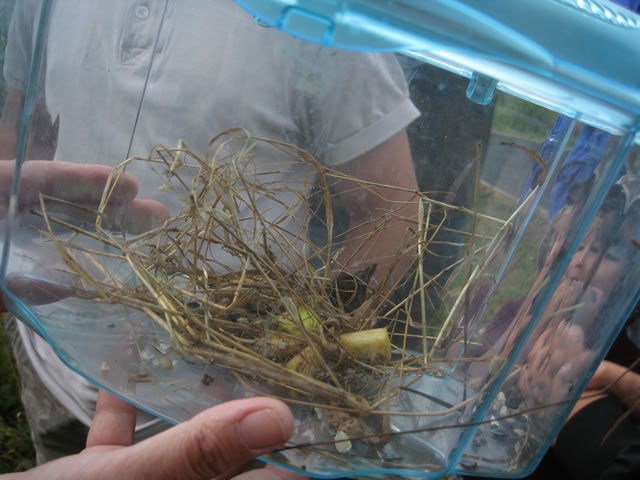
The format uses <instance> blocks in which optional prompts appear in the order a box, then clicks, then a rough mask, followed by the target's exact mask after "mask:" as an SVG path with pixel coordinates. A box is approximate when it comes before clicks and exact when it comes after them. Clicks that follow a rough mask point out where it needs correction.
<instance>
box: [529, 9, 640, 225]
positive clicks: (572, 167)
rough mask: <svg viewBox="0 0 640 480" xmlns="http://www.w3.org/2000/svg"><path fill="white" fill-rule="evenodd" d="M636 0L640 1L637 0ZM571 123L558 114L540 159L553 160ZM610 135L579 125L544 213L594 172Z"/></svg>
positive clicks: (560, 204)
mask: <svg viewBox="0 0 640 480" xmlns="http://www.w3.org/2000/svg"><path fill="white" fill-rule="evenodd" d="M637 1H638V2H640V0H637ZM570 124H571V118H569V117H565V116H564V115H561V116H559V117H558V119H557V120H556V123H555V124H554V125H553V128H552V129H551V133H550V134H549V136H548V137H547V140H546V141H545V142H544V145H543V146H542V149H541V150H540V156H541V157H542V160H544V161H545V162H547V163H549V162H550V161H551V160H553V158H554V156H555V155H556V153H557V151H558V147H559V146H560V143H561V142H562V140H563V139H564V137H565V135H566V133H567V131H568V130H569V125H570ZM609 136H610V135H609V134H608V133H606V132H604V131H602V130H599V129H597V128H594V127H591V126H589V125H585V126H584V127H583V128H582V132H581V133H580V136H579V137H578V140H576V143H575V145H574V146H573V148H572V149H571V151H570V152H569V153H568V155H567V158H566V160H565V162H564V165H562V167H561V168H560V171H559V172H558V176H557V178H556V182H555V184H554V185H553V188H552V189H551V196H550V198H549V212H548V215H547V218H548V219H549V220H551V218H553V216H554V215H555V214H556V213H558V211H559V210H560V209H562V207H564V206H565V205H566V204H567V198H568V196H569V192H570V191H571V187H573V186H574V185H580V184H583V183H585V182H586V181H587V180H589V179H590V178H591V176H592V175H593V174H594V172H595V171H596V168H597V167H598V164H599V163H600V160H602V156H603V155H604V152H605V150H606V148H607V143H608V142H609ZM540 168H541V167H540V165H538V164H536V166H535V167H534V168H533V170H532V172H531V174H530V175H529V179H528V181H527V185H526V187H525V194H526V192H528V191H529V190H530V189H531V187H532V186H533V183H534V181H535V179H536V177H537V175H538V172H539V171H540ZM523 198H524V195H523Z"/></svg>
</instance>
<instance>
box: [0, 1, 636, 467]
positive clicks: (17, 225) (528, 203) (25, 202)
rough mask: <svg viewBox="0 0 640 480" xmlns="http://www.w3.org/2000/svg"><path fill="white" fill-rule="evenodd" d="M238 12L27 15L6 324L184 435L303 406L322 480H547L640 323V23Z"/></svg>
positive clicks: (53, 8)
mask: <svg viewBox="0 0 640 480" xmlns="http://www.w3.org/2000/svg"><path fill="white" fill-rule="evenodd" d="M239 3H240V4H242V6H241V5H238V4H234V3H230V2H212V1H210V0H185V1H181V2H170V1H165V0H152V1H146V2H140V3H139V4H134V3H129V2H100V3H99V4H89V2H82V3H78V2H65V1H60V2H49V1H46V0H43V1H40V2H35V1H34V2H26V1H25V2H16V4H15V7H14V8H13V15H12V20H11V26H10V28H9V29H8V34H7V36H6V47H5V46H3V48H6V52H5V56H4V65H5V66H4V77H3V78H4V87H3V88H4V90H3V104H4V107H3V117H2V118H3V122H2V130H1V131H0V153H1V154H2V158H3V159H6V160H9V162H5V163H3V164H0V167H1V168H2V176H1V178H0V182H2V183H1V185H2V189H1V190H0V192H1V194H2V197H1V199H0V202H1V203H0V206H1V208H0V221H1V223H0V234H1V237H0V241H1V242H2V252H3V256H2V271H1V273H2V279H3V280H2V291H3V294H4V299H5V303H6V304H7V306H8V307H9V309H10V311H11V312H12V313H14V314H15V315H16V316H17V317H18V318H20V320H22V321H23V322H25V324H27V325H28V326H30V327H31V328H32V329H33V331H35V332H37V333H38V334H39V335H40V336H41V337H42V338H43V339H44V340H45V341H46V342H47V343H48V344H49V345H50V346H51V347H52V348H53V351H54V352H55V355H57V356H58V357H59V358H60V359H61V360H62V361H63V362H64V363H65V364H66V365H67V366H68V367H70V368H71V369H73V370H75V371H76V372H77V373H79V374H80V375H82V376H83V377H85V378H86V379H88V380H90V381H91V382H92V383H94V384H96V385H100V386H102V387H104V388H107V389H109V390H110V391H112V392H114V393H115V394H117V395H119V396H121V397H123V398H125V399H127V400H129V401H131V402H133V403H135V404H136V405H138V406H139V407H140V408H142V409H144V410H146V411H148V412H151V413H152V414H154V415H156V416H159V417H161V418H164V419H166V420H169V421H170V422H180V421H184V420H186V419H188V418H190V417H192V416H193V415H195V414H196V413H198V412H200V411H202V410H204V409H206V408H207V407H209V406H211V405H215V404H217V403H220V402H224V401H227V400H230V399H234V398H242V397H247V396H254V395H257V394H260V395H263V394H264V395H272V396H275V397H278V398H283V399H285V400H286V401H287V402H288V403H289V404H290V406H291V407H292V409H293V411H294V414H295V416H296V431H295V434H294V436H293V438H292V439H291V441H290V442H289V443H288V444H287V446H286V447H285V448H283V449H281V450H279V451H278V452H276V453H274V454H272V455H270V456H268V457H267V458H266V460H267V461H271V462H276V463H278V464H281V465H285V466H288V467H290V468H293V469H297V470H300V471H305V472H307V473H308V474H310V475H313V476H317V477H320V478H329V477H338V476H345V475H378V474H403V475H417V476H424V477H434V478H435V477H439V476H442V475H445V474H447V473H450V472H453V471H456V472H459V473H465V474H485V475H486V474H492V475H497V476H503V477H517V476H522V475H524V474H526V473H527V472H529V471H531V470H532V469H533V468H535V466H536V464H537V462H538V461H539V460H540V458H541V457H542V455H543V454H544V452H545V451H546V449H547V448H548V446H549V445H550V443H551V441H552V440H553V438H554V436H555V434H556V433H557V431H558V430H559V428H560V427H561V425H562V423H563V422H564V420H565V418H566V416H567V414H568V413H569V411H570V410H571V408H572V405H573V403H574V402H575V400H576V398H577V397H578V396H579V395H580V393H581V392H582V391H583V390H584V388H585V386H586V384H587V382H588V380H589V378H590V376H591V374H592V373H593V372H594V370H595V368H596V367H597V365H598V363H599V362H600V361H601V359H602V358H603V356H604V355H605V353H606V351H607V349H608V348H609V346H610V345H611V344H612V342H613V340H614V339H615V338H616V336H617V335H618V333H619V332H620V330H621V328H622V327H623V325H624V323H625V320H626V318H627V316H628V315H629V312H630V311H631V309H632V307H633V306H634V305H635V303H636V301H637V297H638V295H637V291H638V288H637V285H638V276H639V274H640V271H639V267H640V262H639V259H638V256H639V254H640V252H639V251H638V249H637V248H636V247H635V246H634V244H633V242H632V239H633V238H634V237H637V236H638V233H637V232H636V230H637V225H640V223H638V218H637V216H638V212H639V210H638V209H639V207H640V204H638V202H635V199H636V194H637V192H638V191H639V186H638V182H637V175H638V169H639V168H640V164H639V163H638V160H637V157H638V146H637V144H636V143H634V142H635V141H636V140H637V137H636V132H637V125H638V112H639V111H640V96H639V95H638V85H637V79H638V78H640V75H639V73H640V72H638V70H639V69H640V67H638V65H637V63H634V62H631V61H624V59H625V58H627V59H630V58H634V56H635V55H637V53H638V45H640V41H639V40H640V38H639V36H640V33H639V29H638V26H639V23H638V18H637V17H636V16H634V15H633V14H632V13H629V12H627V11H625V10H623V9H621V8H619V7H616V6H615V5H612V4H609V3H606V2H596V1H580V2H578V1H571V0H562V1H561V0H557V1H552V0H546V1H540V0H536V1H533V0H531V1H522V2H507V1H505V2H470V1H469V2H463V1H446V2H445V1H433V2H415V1H395V2H388V1H385V2H376V1H368V2H366V1H359V2H358V1H353V2H347V1H344V2H337V1H335V2H304V1H297V2H293V1H291V2H285V1H282V2H275V1H274V2H267V1H258V0H253V1H249V0H243V1H242V2H239ZM243 6H244V7H246V8H247V10H248V11H247V10H245V9H243V8H242V7H243ZM72 19H73V20H72ZM291 34H293V35H291ZM621 59H622V60H621ZM12 160H13V161H14V163H10V162H11V161H12ZM49 160H54V161H53V162H50V161H49ZM105 166H107V167H110V168H105ZM22 333H23V338H28V339H29V341H32V342H33V344H34V345H40V344H39V342H40V340H38V339H36V338H34V335H33V334H29V333H28V331H26V330H24V331H23V332H22ZM38 348H40V347H38ZM42 348H44V347H42ZM48 362H49V363H51V362H54V359H53V358H47V359H46V360H45V361H44V363H45V364H47V363H48ZM42 368H46V367H42ZM51 368H52V369H53V370H52V371H54V370H55V371H56V372H59V370H56V369H54V368H53V367H51ZM70 388H71V387H70Z"/></svg>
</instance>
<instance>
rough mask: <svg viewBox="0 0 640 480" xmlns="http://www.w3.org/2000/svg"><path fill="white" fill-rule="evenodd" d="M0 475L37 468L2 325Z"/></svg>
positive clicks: (2, 323)
mask: <svg viewBox="0 0 640 480" xmlns="http://www.w3.org/2000/svg"><path fill="white" fill-rule="evenodd" d="M0 399H2V401H0V473H9V472H18V471H23V470H27V469H29V468H32V467H34V466H35V452H34V449H33V445H32V443H31V437H30V434H29V426H28V424H27V420H26V418H25V416H24V412H23V410H22V403H21V401H20V378H19V377H18V373H17V371H16V368H15V364H14V361H13V352H12V350H11V345H10V343H9V338H8V337H7V333H6V332H5V330H4V320H3V321H2V322H1V323H0Z"/></svg>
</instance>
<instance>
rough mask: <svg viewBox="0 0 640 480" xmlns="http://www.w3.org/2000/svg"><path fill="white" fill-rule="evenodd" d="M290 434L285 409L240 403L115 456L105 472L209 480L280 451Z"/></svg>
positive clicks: (263, 402) (262, 401)
mask: <svg viewBox="0 0 640 480" xmlns="http://www.w3.org/2000/svg"><path fill="white" fill-rule="evenodd" d="M292 433H293V417H292V415H291V412H290V410H289V408H288V407H287V406H286V405H285V404H284V403H282V402H280V401H278V400H273V399H269V398H252V399H244V400H237V401H233V402H228V403H225V404H222V405H219V406H217V407H214V408H210V409H209V410H206V411H204V412H202V413H201V414H199V415H197V416H195V417H194V418H192V419H191V420H189V421H188V422H185V423H182V424H179V425H177V426H175V427H173V428H171V429H169V430H167V431H166V432H163V433H161V434H159V435H156V436H155V437H152V438H150V439H148V440H146V441H144V442H142V443H139V444H137V445H134V446H132V447H129V448H123V449H119V450H116V451H113V452H112V455H113V456H111V455H110V459H109V462H110V465H109V468H107V469H105V470H102V471H103V472H105V473H108V478H120V479H138V478H154V480H163V479H167V480H168V479H175V478H180V479H185V480H191V479H193V480H196V479H206V480H209V479H211V478H216V477H220V476H223V475H225V474H229V473H231V472H234V471H237V470H238V469H239V468H240V467H242V466H243V465H244V464H245V463H247V462H248V461H249V460H251V459H253V458H255V457H257V456H259V455H262V454H264V453H267V452H270V451H272V450H274V449H275V448H278V447H279V446H280V445H282V444H283V443H284V442H285V441H287V440H288V439H289V437H290V436H291V434H292ZM105 460H106V459H105ZM100 470H101V469H98V471H100ZM94 478H95V477H94Z"/></svg>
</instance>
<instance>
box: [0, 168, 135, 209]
mask: <svg viewBox="0 0 640 480" xmlns="http://www.w3.org/2000/svg"><path fill="white" fill-rule="evenodd" d="M14 166H15V162H1V163H0V186H1V187H2V188H1V189H0V191H2V192H4V193H5V194H6V195H7V196H6V197H5V198H3V199H2V200H3V202H2V203H0V219H2V218H4V217H5V216H6V212H7V208H8V200H9V199H8V193H9V192H10V190H11V188H10V187H11V182H12V179H13V173H14ZM112 171H113V169H112V168H111V167H107V166H105V165H81V164H73V163H67V162H52V161H44V160H32V161H28V162H25V163H24V164H23V166H22V170H21V172H20V186H19V196H18V200H19V203H20V206H21V207H22V208H29V207H33V206H35V205H38V204H39V196H40V193H43V194H45V195H50V196H52V197H56V198H64V199H65V200H67V201H69V202H76V203H83V204H93V205H97V204H98V203H99V202H100V199H101V198H102V192H103V190H104V187H105V185H106V184H107V180H108V179H109V175H110V174H111V172H112ZM137 193H138V182H137V181H136V179H135V177H133V176H132V175H130V174H123V175H121V176H120V177H119V178H118V181H117V184H116V187H115V191H114V195H113V196H114V198H117V199H118V202H119V203H125V204H126V203H127V202H129V201H131V200H132V199H133V198H134V197H135V196H136V194H137Z"/></svg>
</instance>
